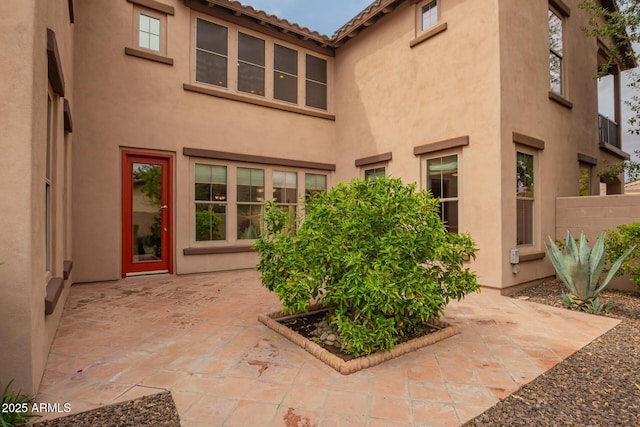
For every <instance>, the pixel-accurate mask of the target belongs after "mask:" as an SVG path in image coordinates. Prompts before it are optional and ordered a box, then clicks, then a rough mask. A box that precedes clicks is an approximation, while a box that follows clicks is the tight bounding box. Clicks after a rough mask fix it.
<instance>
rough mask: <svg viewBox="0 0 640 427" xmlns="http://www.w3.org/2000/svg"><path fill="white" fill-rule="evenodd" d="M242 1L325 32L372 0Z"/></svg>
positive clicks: (337, 26)
mask: <svg viewBox="0 0 640 427" xmlns="http://www.w3.org/2000/svg"><path fill="white" fill-rule="evenodd" d="M240 2H241V3H242V4H244V5H246V6H252V7H253V8H255V9H260V10H263V11H265V12H267V13H270V14H272V15H276V16H277V17H278V18H284V19H286V20H288V21H290V22H293V23H296V24H298V25H300V26H301V27H307V28H309V29H310V30H313V31H317V32H319V33H320V34H325V35H328V36H331V35H333V33H335V32H336V30H337V29H338V28H340V27H342V26H343V25H344V24H346V23H347V22H349V21H350V20H351V18H353V17H354V16H356V15H357V14H358V13H360V12H361V11H362V10H363V9H365V8H366V7H367V6H369V4H371V2H372V0H241V1H240Z"/></svg>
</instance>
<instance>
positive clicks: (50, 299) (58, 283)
mask: <svg viewBox="0 0 640 427" xmlns="http://www.w3.org/2000/svg"><path fill="white" fill-rule="evenodd" d="M63 289H64V279H62V278H61V277H54V278H52V279H51V280H49V283H47V295H46V296H45V298H44V314H45V315H49V314H53V311H54V310H55V308H56V305H58V300H60V295H62V290H63Z"/></svg>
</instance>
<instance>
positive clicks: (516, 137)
mask: <svg viewBox="0 0 640 427" xmlns="http://www.w3.org/2000/svg"><path fill="white" fill-rule="evenodd" d="M512 135H513V142H514V143H515V144H520V145H524V146H526V147H529V148H533V149H535V150H544V141H543V140H541V139H538V138H534V137H532V136H527V135H524V134H522V133H518V132H513V134H512Z"/></svg>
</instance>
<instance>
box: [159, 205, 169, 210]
mask: <svg viewBox="0 0 640 427" xmlns="http://www.w3.org/2000/svg"><path fill="white" fill-rule="evenodd" d="M168 207H169V206H167V205H162V206H160V209H167V208H168Z"/></svg>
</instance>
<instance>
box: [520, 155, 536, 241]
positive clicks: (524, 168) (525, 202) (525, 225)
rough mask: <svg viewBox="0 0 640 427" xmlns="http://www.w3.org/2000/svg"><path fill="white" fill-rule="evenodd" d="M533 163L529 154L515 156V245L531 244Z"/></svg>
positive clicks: (533, 194)
mask: <svg viewBox="0 0 640 427" xmlns="http://www.w3.org/2000/svg"><path fill="white" fill-rule="evenodd" d="M534 178H535V177H534V163H533V156H532V155H531V154H525V153H517V156H516V202H517V207H516V223H517V225H516V227H517V236H516V240H517V244H518V245H532V244H533V219H534V218H533V214H534V210H533V209H534V197H535V192H534V181H535V179H534Z"/></svg>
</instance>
